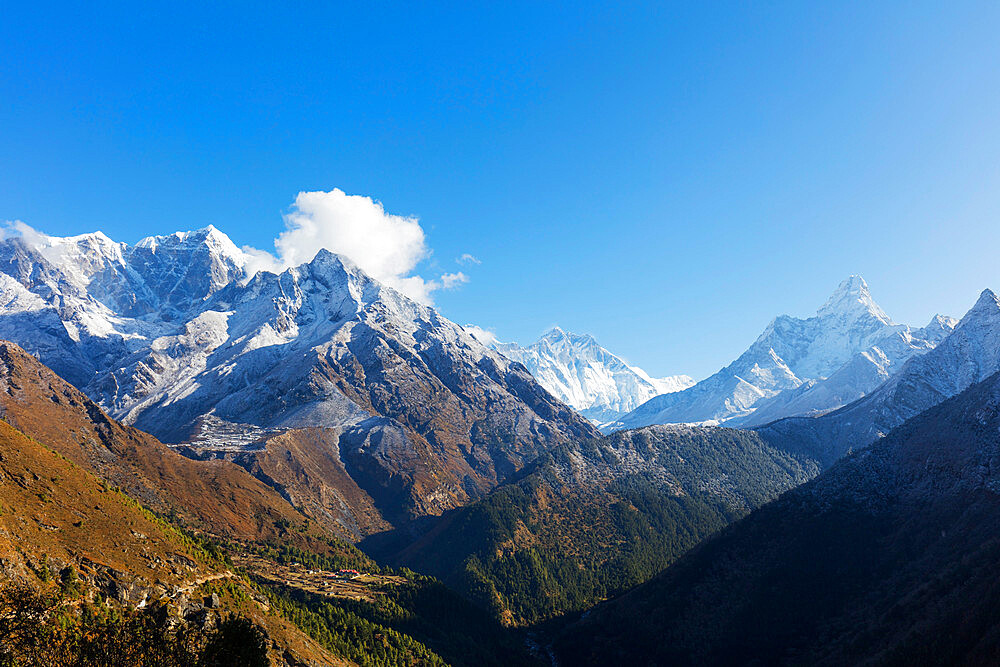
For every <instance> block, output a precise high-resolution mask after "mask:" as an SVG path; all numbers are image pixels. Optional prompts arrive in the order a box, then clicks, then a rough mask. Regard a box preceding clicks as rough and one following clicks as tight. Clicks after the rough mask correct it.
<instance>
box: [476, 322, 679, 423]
mask: <svg viewBox="0 0 1000 667" xmlns="http://www.w3.org/2000/svg"><path fill="white" fill-rule="evenodd" d="M470 331H471V332H473V333H474V334H475V330H474V329H470ZM483 342H484V343H486V344H488V345H490V347H492V348H493V349H494V350H496V351H497V352H499V353H501V354H502V355H504V356H505V357H507V358H508V359H512V360H513V361H517V362H519V363H521V364H523V365H524V367H525V368H527V369H528V371H529V372H530V373H531V374H532V375H533V376H534V377H535V378H536V379H537V380H538V382H539V383H540V384H541V385H542V386H543V387H545V388H546V389H547V390H548V391H549V392H550V393H551V394H552V395H553V396H555V397H557V398H558V399H559V400H561V401H563V402H564V403H566V404H567V405H569V406H571V407H573V408H574V409H576V410H577V411H579V413H580V414H582V415H583V416H584V417H587V418H588V419H590V420H592V421H594V422H595V423H598V424H606V423H609V422H613V421H615V420H617V419H619V418H620V417H621V416H622V415H623V414H624V413H627V412H630V411H632V410H634V409H635V408H637V407H639V406H640V405H642V404H643V403H645V402H646V401H647V400H649V399H650V398H652V397H653V396H659V395H660V394H668V393H671V392H675V391H680V390H682V389H685V388H687V387H690V386H691V385H693V384H694V380H692V379H691V378H690V377H689V376H687V375H671V376H668V377H664V378H652V377H650V376H649V374H647V373H646V371H644V370H642V369H641V368H638V367H636V366H630V365H629V364H628V363H626V362H625V361H624V360H623V359H621V358H620V357H618V356H616V355H614V354H612V353H611V352H609V351H608V350H606V349H604V348H603V347H601V346H600V345H599V344H598V343H597V341H596V340H594V337H593V336H590V335H588V334H575V333H571V332H566V331H563V330H562V329H560V328H559V327H554V328H553V329H551V330H550V331H548V332H547V333H546V334H545V335H543V336H542V337H541V338H539V339H538V340H537V341H536V342H534V343H532V344H531V345H528V346H527V347H522V346H520V345H518V344H517V343H503V342H500V341H496V340H492V339H491V340H487V341H483Z"/></svg>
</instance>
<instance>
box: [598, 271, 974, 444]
mask: <svg viewBox="0 0 1000 667" xmlns="http://www.w3.org/2000/svg"><path fill="white" fill-rule="evenodd" d="M953 327H954V320H952V319H951V318H947V317H940V316H939V317H935V318H934V320H932V322H931V324H930V325H929V326H928V327H927V328H925V329H913V328H911V327H908V326H906V325H901V324H894V323H893V321H892V319H890V318H889V316H888V315H887V314H886V313H885V311H883V310H882V309H881V308H880V307H879V306H878V304H876V303H875V301H874V299H873V298H872V296H871V292H870V291H869V289H868V284H867V283H866V282H865V281H864V279H863V278H862V277H861V276H857V275H852V276H850V277H848V278H847V279H846V280H844V281H843V282H841V283H840V285H839V286H838V287H837V289H836V290H834V292H833V294H832V295H831V296H830V297H829V298H828V299H827V300H826V302H825V303H824V304H823V306H822V307H820V308H819V310H817V311H816V315H814V316H813V317H810V318H807V319H800V318H797V317H791V316H789V315H780V316H778V317H776V318H775V319H774V320H773V321H772V322H771V323H770V324H769V325H768V327H767V328H766V329H765V330H764V332H763V333H762V334H761V335H760V336H759V337H758V338H757V340H756V341H755V342H754V343H753V345H751V346H750V347H749V349H747V351H746V352H744V353H743V354H742V355H740V357H739V358H738V359H736V361H734V362H733V363H731V364H730V365H728V366H726V367H725V368H723V369H722V370H720V371H719V372H718V373H716V374H715V375H712V376H711V377H709V378H707V379H705V380H703V381H701V382H699V383H698V384H696V385H695V386H694V387H691V388H689V389H686V390H684V391H681V392H677V393H673V394H667V395H663V396H658V397H655V398H653V399H651V400H650V401H648V402H647V403H646V404H644V405H642V406H640V407H639V408H637V409H636V410H634V411H633V412H632V413H630V414H628V415H625V416H624V417H623V418H622V419H621V420H620V421H619V422H618V423H616V424H614V425H612V426H611V427H610V428H612V429H613V428H635V427H639V426H646V425H648V424H662V423H676V422H688V423H691V422H695V423H697V422H710V423H732V424H734V425H741V426H746V425H755V424H759V423H763V421H762V420H772V419H777V418H780V417H785V416H791V415H797V414H816V413H822V412H826V411H829V410H832V409H835V408H837V407H840V406H842V405H846V404H847V403H849V402H851V401H853V400H855V399H857V398H859V397H861V396H864V395H865V394H866V393H868V392H870V391H871V390H872V389H874V388H875V387H877V386H878V385H879V384H881V383H882V382H884V381H885V379H886V378H887V377H888V376H889V375H890V374H892V373H893V372H895V371H896V370H897V369H898V368H900V367H901V366H902V364H903V363H904V362H905V361H906V360H908V359H910V358H911V357H913V356H915V355H918V354H922V353H924V352H926V351H928V350H930V349H932V348H933V347H934V346H935V345H937V344H938V343H939V342H940V341H941V340H942V339H943V338H944V337H945V336H946V335H947V334H948V332H950V331H951V329H952V328H953Z"/></svg>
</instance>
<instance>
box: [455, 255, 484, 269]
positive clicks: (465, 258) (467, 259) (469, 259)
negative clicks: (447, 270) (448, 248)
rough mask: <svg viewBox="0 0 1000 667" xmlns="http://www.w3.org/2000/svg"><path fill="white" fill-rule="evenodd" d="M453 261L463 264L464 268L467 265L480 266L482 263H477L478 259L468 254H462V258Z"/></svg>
mask: <svg viewBox="0 0 1000 667" xmlns="http://www.w3.org/2000/svg"><path fill="white" fill-rule="evenodd" d="M455 261H456V262H458V263H459V264H464V265H466V266H468V265H469V264H482V262H480V261H479V258H478V257H476V256H475V255H470V254H469V253H463V254H462V256H461V257H459V258H458V259H456V260H455Z"/></svg>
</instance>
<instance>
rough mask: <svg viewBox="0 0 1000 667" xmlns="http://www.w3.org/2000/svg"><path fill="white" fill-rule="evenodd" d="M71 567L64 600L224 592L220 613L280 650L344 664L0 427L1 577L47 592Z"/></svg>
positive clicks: (93, 481)
mask: <svg viewBox="0 0 1000 667" xmlns="http://www.w3.org/2000/svg"><path fill="white" fill-rule="evenodd" d="M70 569H71V570H72V572H73V573H74V577H76V583H75V584H73V587H72V589H67V594H68V595H69V596H70V599H73V598H88V599H93V598H94V596H95V594H97V593H100V594H101V596H103V597H104V598H105V599H108V600H112V601H114V603H116V604H120V605H123V606H125V607H134V606H136V605H138V604H142V603H143V602H144V601H148V602H149V603H154V602H166V603H167V604H168V605H173V606H175V607H176V606H177V605H181V606H185V607H188V608H190V607H191V605H197V604H198V603H197V602H196V601H197V600H200V599H201V598H202V597H203V595H204V594H205V593H207V592H212V591H215V590H218V591H219V592H222V593H224V594H223V595H222V596H221V602H220V605H219V607H218V608H217V609H216V611H221V612H224V613H238V614H241V615H244V616H246V617H248V618H250V619H251V620H253V621H254V622H255V623H257V624H259V625H261V626H263V627H264V628H266V630H267V632H268V635H269V637H270V638H271V639H273V640H274V641H275V642H276V643H277V646H278V647H280V650H279V651H278V653H280V652H282V651H284V650H285V649H289V650H291V652H292V653H293V654H294V655H296V656H298V657H300V658H303V659H306V660H310V661H312V662H313V664H349V663H340V662H338V660H337V659H336V658H334V657H332V656H330V655H329V654H328V653H327V652H326V651H324V650H323V649H322V648H320V647H319V645H318V644H316V642H314V641H312V640H311V639H309V638H308V637H306V636H305V635H303V634H302V633H301V632H299V631H298V630H297V629H295V628H294V627H293V626H292V625H291V624H290V623H289V622H288V621H286V620H285V619H283V618H281V617H280V615H278V614H276V613H274V612H272V611H270V610H269V609H268V608H267V606H266V605H263V606H262V605H261V604H258V603H257V602H256V601H255V600H254V596H253V593H252V591H250V590H249V589H248V588H247V586H246V584H245V583H244V582H242V581H240V580H239V579H236V578H233V575H232V572H230V571H229V569H228V568H227V567H226V565H225V564H224V563H222V562H221V561H219V560H217V559H213V558H211V557H210V556H209V555H208V554H207V553H206V552H205V551H204V550H203V549H201V548H200V547H199V546H198V545H197V544H195V543H194V542H192V541H191V540H190V539H188V538H186V537H185V536H184V535H183V534H181V533H180V532H179V531H177V530H176V529H175V528H173V527H172V526H170V525H169V524H167V523H166V522H164V521H163V520H161V519H159V518H157V517H156V516H154V515H153V514H151V513H150V512H148V511H146V510H144V509H143V508H142V507H141V506H140V505H139V504H138V503H137V502H136V501H135V500H133V499H131V498H129V497H128V496H126V495H125V494H123V493H120V492H118V491H115V490H113V489H111V488H109V487H108V486H107V485H106V484H105V483H104V482H103V481H101V480H100V479H98V478H97V477H96V476H95V475H93V474H91V473H89V472H88V471H86V470H84V469H83V468H82V467H81V466H79V465H76V464H75V463H73V462H72V461H70V460H68V459H67V458H66V457H64V456H62V455H61V454H59V453H57V452H54V451H52V450H50V449H49V448H47V447H46V446H44V445H42V444H41V443H39V442H38V441H36V440H34V439H32V438H29V437H28V436H26V435H24V434H23V433H21V432H20V431H18V430H17V429H15V428H13V427H12V426H11V425H9V424H7V423H5V422H0V580H3V579H6V578H11V579H16V580H19V581H22V582H27V583H30V584H31V585H33V586H36V587H39V588H45V587H46V586H49V585H53V584H54V582H58V581H59V580H60V579H61V578H62V575H63V574H66V573H68V572H69V571H70ZM222 583H225V585H224V586H223V587H222V588H219V584H222Z"/></svg>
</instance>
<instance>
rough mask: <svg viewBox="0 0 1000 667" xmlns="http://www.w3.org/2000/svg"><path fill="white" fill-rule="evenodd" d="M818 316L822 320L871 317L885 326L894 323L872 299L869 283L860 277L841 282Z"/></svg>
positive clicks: (817, 312)
mask: <svg viewBox="0 0 1000 667" xmlns="http://www.w3.org/2000/svg"><path fill="white" fill-rule="evenodd" d="M816 316H817V317H820V318H833V317H854V318H857V317H865V316H869V317H874V318H875V319H877V320H879V321H880V322H882V323H884V324H892V323H893V322H892V320H891V319H890V318H889V316H888V315H886V314H885V311H884V310H882V309H881V308H880V307H879V305H878V304H877V303H875V300H874V299H872V295H871V292H870V291H868V283H866V282H865V279H864V278H862V277H861V276H859V275H852V276H849V277H848V278H847V279H846V280H844V281H843V282H841V283H840V285H839V286H838V287H837V289H836V290H834V292H833V294H831V295H830V298H829V299H827V300H826V303H824V304H823V306H822V307H821V308H820V309H819V310H818V311H816Z"/></svg>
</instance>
